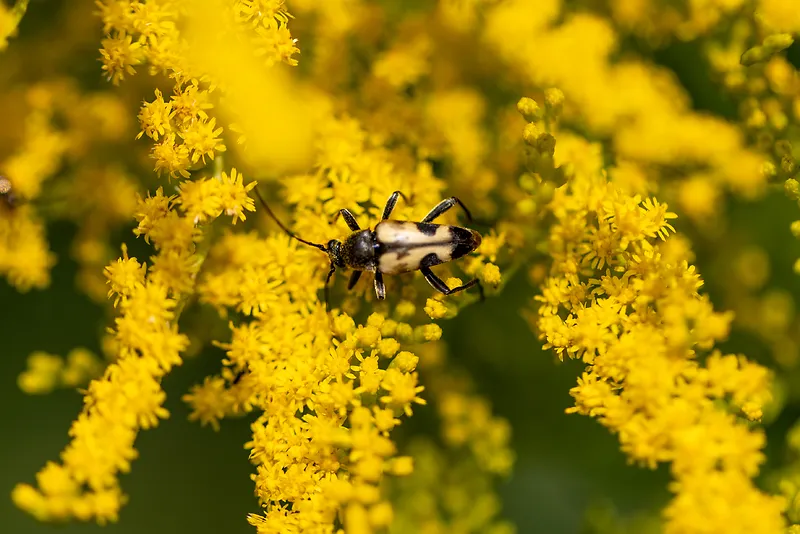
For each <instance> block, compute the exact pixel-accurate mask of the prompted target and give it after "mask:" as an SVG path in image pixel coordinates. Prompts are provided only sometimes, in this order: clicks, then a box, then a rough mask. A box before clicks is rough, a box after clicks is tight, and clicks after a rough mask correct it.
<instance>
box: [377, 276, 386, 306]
mask: <svg viewBox="0 0 800 534" xmlns="http://www.w3.org/2000/svg"><path fill="white" fill-rule="evenodd" d="M375 295H376V296H377V297H378V300H383V299H385V298H386V286H385V285H384V284H383V273H382V272H380V271H378V272H376V273H375Z"/></svg>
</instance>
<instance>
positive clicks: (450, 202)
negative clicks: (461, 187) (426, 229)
mask: <svg viewBox="0 0 800 534" xmlns="http://www.w3.org/2000/svg"><path fill="white" fill-rule="evenodd" d="M456 204H458V205H459V206H461V209H462V210H464V213H466V214H467V220H468V221H470V222H471V221H472V214H471V213H470V212H469V210H468V209H467V207H466V206H465V205H464V203H463V202H461V201H460V200H458V198H456V197H450V198H446V199H444V200H442V201H441V202H439V203H438V204H437V205H436V207H435V208H433V209H432V210H431V211H430V213H428V214H427V215H426V216H425V218H424V219H422V221H420V222H424V223H429V222H431V221H433V220H434V219H435V218H436V217H438V216H440V215H441V214H443V213H444V212H446V211H447V210H449V209H450V208H452V207H453V206H455V205H456Z"/></svg>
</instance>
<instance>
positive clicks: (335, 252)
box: [325, 239, 345, 269]
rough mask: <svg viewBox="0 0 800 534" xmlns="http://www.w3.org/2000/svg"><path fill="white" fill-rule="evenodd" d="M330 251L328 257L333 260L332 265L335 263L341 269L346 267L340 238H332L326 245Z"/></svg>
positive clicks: (327, 250)
mask: <svg viewBox="0 0 800 534" xmlns="http://www.w3.org/2000/svg"><path fill="white" fill-rule="evenodd" d="M325 249H326V250H325V251H326V252H327V253H328V258H330V260H331V265H335V266H336V267H339V268H340V269H343V268H344V267H345V263H344V258H342V242H341V241H339V240H338V239H331V240H330V241H328V244H327V245H326V247H325Z"/></svg>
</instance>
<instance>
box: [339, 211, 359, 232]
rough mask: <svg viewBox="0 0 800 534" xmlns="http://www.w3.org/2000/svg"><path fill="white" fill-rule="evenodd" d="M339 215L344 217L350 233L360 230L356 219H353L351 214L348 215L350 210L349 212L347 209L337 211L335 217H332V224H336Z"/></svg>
mask: <svg viewBox="0 0 800 534" xmlns="http://www.w3.org/2000/svg"><path fill="white" fill-rule="evenodd" d="M340 215H341V216H342V217H344V221H345V222H346V223H347V226H348V227H349V228H350V229H351V230H352V231H354V232H355V231H357V230H361V227H360V226H359V225H358V222H357V221H356V218H355V217H353V214H352V213H350V210H349V209H347V208H342V209H340V210H339V211H337V212H336V215H334V216H333V222H336V221H338V220H339V216H340Z"/></svg>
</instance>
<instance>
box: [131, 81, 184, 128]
mask: <svg viewBox="0 0 800 534" xmlns="http://www.w3.org/2000/svg"><path fill="white" fill-rule="evenodd" d="M174 116H175V112H174V111H173V110H172V104H171V103H170V102H164V97H163V96H161V91H159V90H158V89H156V99H155V100H154V101H152V102H145V103H144V104H143V105H142V110H141V111H140V112H139V123H140V124H141V126H142V131H141V132H139V134H138V135H137V136H136V139H139V138H140V137H142V135H144V134H147V137H150V138H151V139H153V140H155V141H158V137H159V136H163V135H166V134H167V133H169V132H171V131H172V125H171V124H170V121H172V118H173V117H174Z"/></svg>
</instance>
